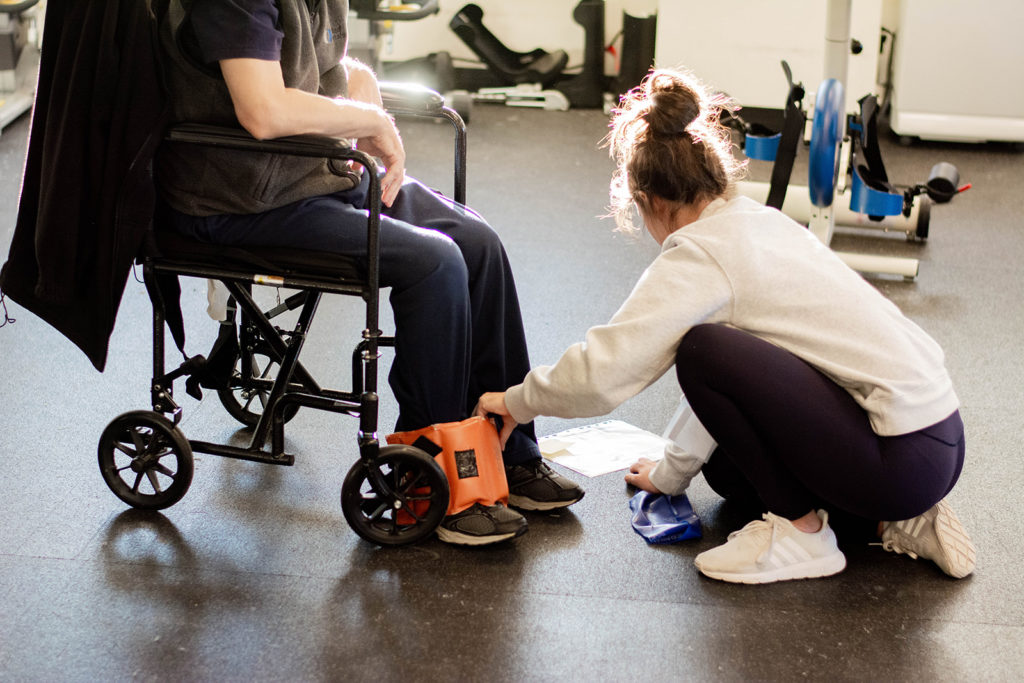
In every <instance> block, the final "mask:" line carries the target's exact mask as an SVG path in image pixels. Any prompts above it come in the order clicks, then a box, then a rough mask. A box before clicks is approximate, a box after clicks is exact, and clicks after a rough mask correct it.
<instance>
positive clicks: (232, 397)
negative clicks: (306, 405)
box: [217, 351, 299, 427]
mask: <svg viewBox="0 0 1024 683" xmlns="http://www.w3.org/2000/svg"><path fill="white" fill-rule="evenodd" d="M242 353H248V354H249V372H248V373H246V372H245V364H243V363H242V357H241V355H240V356H239V357H238V360H236V361H235V370H234V372H233V373H232V375H231V380H230V382H229V386H228V387H227V388H226V389H220V390H218V391H217V397H218V398H219V399H220V402H221V404H222V405H223V406H224V408H225V409H226V410H227V411H228V413H229V414H230V415H231V417H233V418H235V419H236V420H238V421H239V422H241V423H242V424H244V425H245V426H246V427H255V426H256V424H257V423H258V422H259V421H260V417H261V416H262V415H263V411H264V409H265V408H266V407H267V399H269V398H270V388H271V384H272V383H273V381H274V379H275V378H276V377H277V371H278V370H279V369H280V365H279V364H278V362H277V361H275V360H274V359H273V358H271V357H270V356H269V355H268V354H266V353H262V352H260V351H251V352H246V351H243V352H242ZM246 375H248V376H246ZM297 412H299V407H298V406H297V405H295V404H292V405H289V406H287V407H285V409H284V414H283V415H284V421H285V422H288V421H289V420H291V419H292V418H293V417H295V414H296V413H297Z"/></svg>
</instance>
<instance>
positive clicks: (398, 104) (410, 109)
mask: <svg viewBox="0 0 1024 683" xmlns="http://www.w3.org/2000/svg"><path fill="white" fill-rule="evenodd" d="M378 86H379V87H380V97H381V100H382V101H383V103H384V108H385V109H387V110H388V111H389V112H392V113H395V114H412V115H416V116H438V117H439V116H444V114H443V110H444V98H443V97H442V96H441V93H439V92H437V91H436V90H431V89H430V88H428V87H426V86H423V85H419V84H418V83H398V82H394V81H381V82H380V83H378Z"/></svg>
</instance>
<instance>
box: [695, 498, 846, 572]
mask: <svg viewBox="0 0 1024 683" xmlns="http://www.w3.org/2000/svg"><path fill="white" fill-rule="evenodd" d="M818 517H819V518H820V519H821V529H820V530H818V531H816V532H814V533H807V532H805V531H800V530H799V529H797V528H796V527H795V526H793V523H792V522H790V521H789V520H788V519H784V518H782V517H779V516H778V515H773V514H772V513H770V512H769V513H766V514H765V515H764V519H763V520H754V521H753V522H750V523H749V524H747V525H746V526H745V527H743V528H742V529H740V530H739V531H734V532H732V533H731V534H729V540H728V541H727V542H726V543H725V544H724V545H720V546H718V547H717V548H712V549H711V550H706V551H704V552H702V553H701V554H699V555H697V557H696V558H695V559H694V562H693V563H694V564H695V565H697V569H699V570H700V572H701V573H702V574H704V575H705V576H708V577H710V578H712V579H720V580H722V581H729V582H731V583H772V582H774V581H788V580H790V579H813V578H816V577H819V576H831V575H832V574H838V573H839V572H841V571H843V569H845V568H846V556H845V555H843V553H842V551H841V550H839V546H838V545H837V544H836V535H835V533H834V532H833V531H832V529H831V528H829V526H828V513H827V512H825V511H824V510H818Z"/></svg>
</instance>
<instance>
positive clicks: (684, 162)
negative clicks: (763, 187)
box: [605, 69, 746, 232]
mask: <svg viewBox="0 0 1024 683" xmlns="http://www.w3.org/2000/svg"><path fill="white" fill-rule="evenodd" d="M734 109H735V106H734V104H733V103H732V101H731V100H730V99H729V98H728V97H725V96H724V95H712V94H710V93H709V92H708V91H707V90H706V89H705V87H704V86H703V85H702V84H701V82H700V81H699V80H698V79H697V78H696V77H694V76H693V75H692V74H690V73H688V72H685V71H682V70H676V69H654V70H652V71H651V72H650V73H648V75H647V76H646V78H644V80H643V82H642V83H641V84H640V85H639V86H637V87H636V88H634V89H633V90H631V91H630V92H628V93H627V94H625V95H623V97H622V99H621V100H620V102H619V106H618V108H617V109H615V110H614V111H613V112H612V119H611V124H610V128H611V132H609V134H608V136H607V138H606V139H605V144H607V145H608V147H609V148H610V152H611V156H612V158H613V159H615V161H616V164H617V166H618V168H617V169H616V171H615V174H614V175H613V176H612V181H611V206H610V207H609V210H610V215H611V216H614V218H615V222H616V225H617V226H618V228H617V229H619V230H623V231H628V232H634V231H636V227H635V226H634V225H633V220H632V215H633V211H632V209H633V207H634V206H637V205H638V204H641V203H642V202H643V199H644V197H651V196H657V197H660V198H662V199H664V200H666V201H668V202H671V203H675V204H679V205H685V204H693V203H695V202H697V201H699V200H702V199H713V198H715V197H719V196H721V195H724V194H726V193H727V192H729V191H730V190H731V188H732V186H733V184H734V183H735V182H736V180H738V179H739V178H740V177H742V175H743V173H744V172H745V170H746V162H740V161H738V160H737V159H736V157H735V156H733V154H732V137H731V133H730V131H729V129H728V128H727V127H726V126H724V125H722V123H721V121H720V117H721V113H722V111H723V110H728V111H730V112H731V111H733V110H734Z"/></svg>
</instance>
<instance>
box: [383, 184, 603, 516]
mask: <svg viewBox="0 0 1024 683" xmlns="http://www.w3.org/2000/svg"><path fill="white" fill-rule="evenodd" d="M387 213H388V215H390V216H392V217H394V218H397V219H400V220H404V221H408V222H410V223H415V224H416V225H419V226H423V227H425V228H430V229H432V230H437V231H439V232H442V233H444V234H446V235H448V236H449V237H450V238H451V239H452V240H453V241H454V242H455V243H456V244H457V245H458V247H459V249H460V250H461V252H462V255H463V258H464V260H465V262H466V268H467V272H468V278H469V280H468V286H469V297H470V306H471V310H472V322H471V329H472V338H473V341H472V350H473V351H472V358H471V360H470V363H471V366H470V372H469V391H468V394H467V396H466V401H467V402H466V414H470V413H471V412H472V410H473V408H474V407H475V403H476V400H477V398H478V397H479V396H480V395H481V394H483V393H484V392H487V391H504V390H505V389H507V388H508V387H509V386H512V385H514V384H517V383H519V382H521V381H522V379H523V377H525V376H526V373H527V372H529V370H530V359H529V355H528V353H527V344H526V334H525V332H524V329H523V320H522V314H521V311H520V308H519V297H518V294H517V293H516V285H515V278H514V276H513V273H512V268H511V266H510V264H509V260H508V256H507V254H506V253H505V248H504V246H503V245H502V243H501V239H500V238H499V236H498V234H497V233H496V232H495V231H494V230H493V229H492V228H491V227H490V226H489V225H488V224H487V222H486V221H485V220H484V219H483V218H482V217H481V216H480V215H479V214H477V213H476V212H474V211H473V210H472V209H468V208H466V207H464V206H462V205H460V204H457V203H456V202H453V201H452V200H450V199H448V198H446V197H443V196H441V195H439V194H437V193H436V192H433V191H432V190H430V189H429V188H427V187H425V186H424V185H422V184H421V183H419V182H417V181H415V180H411V179H407V180H406V183H405V185H404V186H403V188H402V191H401V193H400V194H399V196H398V198H397V199H396V201H395V203H394V205H393V206H392V207H391V208H390V209H388V210H387ZM502 455H503V458H504V461H505V465H506V467H507V475H508V479H509V491H510V502H511V503H512V504H513V505H515V506H517V507H522V508H525V509H534V510H545V509H552V508H558V507H564V506H566V505H570V504H572V503H574V502H576V501H578V500H579V499H580V498H582V497H583V490H582V489H581V488H580V487H579V486H577V485H576V484H575V483H573V482H572V481H570V480H568V479H566V478H565V477H562V476H561V475H559V474H557V473H556V472H555V471H554V470H552V469H551V468H550V467H548V466H547V465H546V464H545V463H544V462H543V460H542V459H541V454H540V448H539V447H538V446H537V438H536V435H535V432H534V426H533V423H532V422H531V423H528V424H524V425H518V426H517V427H516V429H515V430H514V431H513V433H512V435H511V436H510V437H509V440H508V442H507V443H506V445H505V450H504V452H503V454H502Z"/></svg>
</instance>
